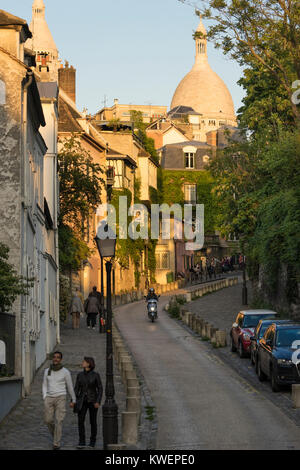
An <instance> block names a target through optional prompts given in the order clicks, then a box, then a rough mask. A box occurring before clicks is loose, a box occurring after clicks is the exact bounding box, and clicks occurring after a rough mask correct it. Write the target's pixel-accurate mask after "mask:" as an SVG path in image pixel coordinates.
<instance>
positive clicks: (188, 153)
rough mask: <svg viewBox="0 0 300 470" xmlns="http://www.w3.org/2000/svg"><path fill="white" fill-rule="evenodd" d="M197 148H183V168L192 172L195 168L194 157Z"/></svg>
mask: <svg viewBox="0 0 300 470" xmlns="http://www.w3.org/2000/svg"><path fill="white" fill-rule="evenodd" d="M196 151H197V148H196V147H193V146H191V145H187V146H186V147H184V148H183V153H184V167H185V168H187V169H188V170H192V169H194V168H195V156H196Z"/></svg>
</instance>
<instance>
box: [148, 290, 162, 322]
mask: <svg viewBox="0 0 300 470" xmlns="http://www.w3.org/2000/svg"><path fill="white" fill-rule="evenodd" d="M159 297H160V296H158V298H159ZM145 299H147V297H145ZM157 303H158V300H156V299H149V300H147V311H148V318H149V320H151V321H152V323H154V320H156V319H157Z"/></svg>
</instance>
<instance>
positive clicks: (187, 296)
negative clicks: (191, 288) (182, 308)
mask: <svg viewBox="0 0 300 470" xmlns="http://www.w3.org/2000/svg"><path fill="white" fill-rule="evenodd" d="M185 300H186V301H187V302H191V301H192V294H191V292H187V293H186V294H185Z"/></svg>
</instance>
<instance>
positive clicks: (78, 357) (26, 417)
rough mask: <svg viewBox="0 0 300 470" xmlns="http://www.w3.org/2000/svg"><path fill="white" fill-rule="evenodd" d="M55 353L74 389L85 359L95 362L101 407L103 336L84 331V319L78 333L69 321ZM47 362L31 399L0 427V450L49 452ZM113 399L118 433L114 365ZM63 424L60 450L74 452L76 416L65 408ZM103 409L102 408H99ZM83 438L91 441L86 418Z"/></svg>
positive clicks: (121, 402)
mask: <svg viewBox="0 0 300 470" xmlns="http://www.w3.org/2000/svg"><path fill="white" fill-rule="evenodd" d="M57 349H58V350H59V351H61V352H62V353H63V364H64V366H65V367H67V368H68V369H69V370H70V372H71V374H72V379H73V384H74V385H75V379H76V375H77V373H78V372H80V371H81V362H82V359H83V357H84V356H92V357H94V359H95V362H96V369H95V370H96V371H97V372H99V373H100V376H101V380H102V385H103V398H102V404H103V403H104V400H105V382H106V377H105V368H106V358H105V354H106V335H105V334H99V332H98V331H97V330H96V331H94V330H89V329H87V328H86V324H85V319H81V324H80V329H79V330H72V328H71V320H69V322H68V324H67V325H62V326H61V344H60V345H58V347H57ZM48 364H49V361H47V363H46V364H45V365H44V366H43V367H42V368H41V369H40V370H39V371H38V373H37V375H36V377H35V379H34V382H33V384H32V388H31V393H30V396H29V397H27V398H25V399H23V400H21V401H20V403H19V404H18V405H17V406H16V408H15V409H14V410H13V411H12V412H11V413H10V414H9V415H8V416H7V417H6V418H5V419H4V420H3V422H2V423H1V424H0V450H5V449H18V450H23V449H26V450H49V449H52V440H51V437H50V434H49V431H48V428H47V426H46V425H45V424H44V422H43V411H44V409H43V400H42V380H43V374H44V369H45V368H46V367H48ZM114 383H115V399H116V402H117V404H118V406H119V433H120V431H121V412H122V411H125V404H126V395H125V390H124V388H123V384H122V382H121V378H120V375H119V371H118V369H117V368H116V367H115V365H114ZM68 401H69V399H67V413H66V418H65V420H64V427H63V437H62V443H61V444H62V446H61V447H62V449H69V450H73V449H75V448H76V445H77V444H78V430H77V415H76V414H74V413H73V411H72V410H71V408H69V407H68ZM101 408H102V407H101ZM86 436H87V439H89V437H90V425H89V417H88V414H87V417H86ZM102 448H103V440H102V409H99V411H98V436H97V444H96V450H101V449H102Z"/></svg>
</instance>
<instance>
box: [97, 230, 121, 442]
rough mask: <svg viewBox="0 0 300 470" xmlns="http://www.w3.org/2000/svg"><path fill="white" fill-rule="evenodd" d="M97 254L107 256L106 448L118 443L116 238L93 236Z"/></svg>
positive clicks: (104, 421) (103, 409) (104, 412)
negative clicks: (114, 306) (114, 330)
mask: <svg viewBox="0 0 300 470" xmlns="http://www.w3.org/2000/svg"><path fill="white" fill-rule="evenodd" d="M95 242H96V244H97V248H98V251H99V254H100V256H101V258H102V260H103V259H104V258H107V259H108V260H107V261H106V262H105V267H106V279H107V284H106V285H107V289H106V315H107V318H106V386H105V403H104V405H103V407H102V416H103V446H104V450H107V446H108V444H117V443H118V405H117V404H116V402H115V399H114V396H115V387H114V375H113V349H112V308H111V271H112V262H111V260H112V258H114V256H115V250H116V239H115V238H113V239H112V238H105V239H101V238H99V237H98V236H96V238H95Z"/></svg>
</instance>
